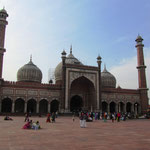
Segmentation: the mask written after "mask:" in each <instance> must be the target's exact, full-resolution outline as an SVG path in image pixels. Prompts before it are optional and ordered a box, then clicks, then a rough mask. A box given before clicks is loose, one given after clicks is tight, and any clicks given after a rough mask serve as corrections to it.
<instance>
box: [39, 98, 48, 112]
mask: <svg viewBox="0 0 150 150" xmlns="http://www.w3.org/2000/svg"><path fill="white" fill-rule="evenodd" d="M47 110H48V102H47V100H45V99H42V100H41V101H40V103H39V113H42V114H46V113H47V112H48V111H47Z"/></svg>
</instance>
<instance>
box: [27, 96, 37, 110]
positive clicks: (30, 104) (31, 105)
mask: <svg viewBox="0 0 150 150" xmlns="http://www.w3.org/2000/svg"><path fill="white" fill-rule="evenodd" d="M27 112H30V113H36V100H34V99H30V100H28V102H27Z"/></svg>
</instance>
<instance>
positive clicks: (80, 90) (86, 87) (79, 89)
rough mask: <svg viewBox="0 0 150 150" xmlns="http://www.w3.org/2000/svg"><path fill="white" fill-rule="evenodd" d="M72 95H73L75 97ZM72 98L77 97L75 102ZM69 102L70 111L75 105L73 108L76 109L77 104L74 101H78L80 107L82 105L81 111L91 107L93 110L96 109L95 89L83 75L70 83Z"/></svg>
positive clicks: (89, 109) (88, 109)
mask: <svg viewBox="0 0 150 150" xmlns="http://www.w3.org/2000/svg"><path fill="white" fill-rule="evenodd" d="M73 95H75V97H74V96H73ZM79 95H80V96H79ZM72 96H73V97H72ZM81 97H82V98H81ZM73 99H78V100H77V102H75V100H73ZM81 101H82V102H81ZM69 103H70V110H71V111H72V109H73V108H75V107H76V108H75V109H77V106H76V105H77V104H75V103H78V105H80V108H81V105H82V110H83V111H84V110H86V111H91V108H92V109H93V110H96V109H97V102H96V91H95V88H94V84H93V83H92V82H91V81H90V80H89V79H87V78H86V77H84V76H82V77H79V78H77V79H75V80H74V81H73V82H72V83H71V88H70V101H69ZM73 104H74V107H73V106H72V105H73Z"/></svg>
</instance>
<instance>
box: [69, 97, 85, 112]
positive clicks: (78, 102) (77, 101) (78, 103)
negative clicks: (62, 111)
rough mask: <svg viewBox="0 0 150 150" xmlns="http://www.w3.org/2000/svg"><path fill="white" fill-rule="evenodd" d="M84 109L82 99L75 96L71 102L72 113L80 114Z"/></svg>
mask: <svg viewBox="0 0 150 150" xmlns="http://www.w3.org/2000/svg"><path fill="white" fill-rule="evenodd" d="M82 107H83V100H82V97H80V96H78V95H75V96H73V97H72V98H71V102H70V111H71V112H73V111H74V112H78V111H81V110H82Z"/></svg>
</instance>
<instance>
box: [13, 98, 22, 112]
mask: <svg viewBox="0 0 150 150" xmlns="http://www.w3.org/2000/svg"><path fill="white" fill-rule="evenodd" d="M15 112H16V113H23V112H24V100H23V99H21V98H19V99H17V100H16V101H15Z"/></svg>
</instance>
